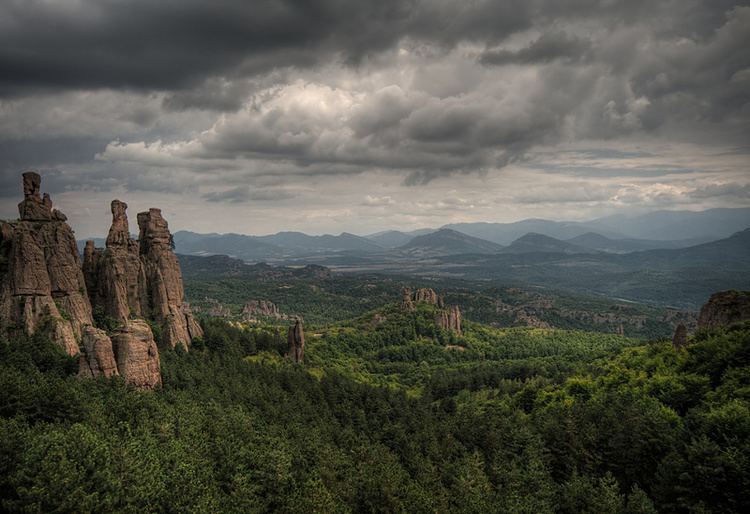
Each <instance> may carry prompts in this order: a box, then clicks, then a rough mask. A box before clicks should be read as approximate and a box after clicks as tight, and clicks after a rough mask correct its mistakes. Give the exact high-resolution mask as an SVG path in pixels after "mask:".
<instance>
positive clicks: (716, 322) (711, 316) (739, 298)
mask: <svg viewBox="0 0 750 514" xmlns="http://www.w3.org/2000/svg"><path fill="white" fill-rule="evenodd" d="M745 320H750V291H722V292H720V293H714V294H712V295H711V298H709V300H708V303H706V304H705V305H704V306H703V307H701V312H700V314H699V315H698V328H699V329H701V328H715V327H722V326H727V325H731V324H733V323H738V322H740V321H745Z"/></svg>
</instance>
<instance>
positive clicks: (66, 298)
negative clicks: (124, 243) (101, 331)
mask: <svg viewBox="0 0 750 514" xmlns="http://www.w3.org/2000/svg"><path fill="white" fill-rule="evenodd" d="M40 186H41V177H40V176H39V175H38V174H37V173H34V172H26V173H24V174H23V190H24V199H23V201H22V202H21V203H20V204H19V205H18V211H19V214H20V220H18V221H12V222H2V223H0V225H2V228H0V236H1V237H2V240H1V241H0V251H1V252H2V255H1V256H0V262H3V265H2V267H1V268H0V271H1V272H2V274H3V276H2V280H0V325H1V327H0V328H2V329H3V330H4V331H6V332H13V331H15V330H22V331H24V332H25V333H26V334H29V335H30V334H32V333H34V332H35V331H36V330H37V329H38V328H40V327H41V326H42V325H44V326H49V328H50V337H51V338H52V339H53V340H54V341H55V342H56V343H57V344H59V345H60V346H61V347H62V348H64V349H65V351H66V352H67V353H68V354H70V355H76V354H78V353H79V341H80V340H81V336H82V330H83V327H85V326H87V325H91V324H92V322H93V320H92V316H91V305H90V303H89V299H88V296H87V295H86V283H85V280H84V277H83V272H82V270H81V262H80V258H79V256H78V249H77V248H76V242H75V237H74V235H73V230H72V229H71V228H70V226H69V225H68V224H67V223H66V222H65V220H66V217H65V215H63V214H62V213H60V212H59V211H57V210H54V209H53V208H52V201H51V200H50V197H49V195H47V194H45V195H44V196H43V197H42V196H41V195H40Z"/></svg>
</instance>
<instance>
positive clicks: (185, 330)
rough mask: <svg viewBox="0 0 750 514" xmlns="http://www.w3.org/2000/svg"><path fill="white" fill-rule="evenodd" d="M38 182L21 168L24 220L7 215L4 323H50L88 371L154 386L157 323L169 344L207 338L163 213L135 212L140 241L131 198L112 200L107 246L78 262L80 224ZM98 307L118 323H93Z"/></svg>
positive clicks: (4, 326) (11, 326) (36, 326)
mask: <svg viewBox="0 0 750 514" xmlns="http://www.w3.org/2000/svg"><path fill="white" fill-rule="evenodd" d="M40 185H41V177H40V176H39V175H38V174H37V173H34V172H26V173H24V174H23V192H24V199H23V201H22V202H21V203H20V204H19V206H18V210H19V214H20V219H19V220H18V221H11V222H0V278H1V279H2V280H1V281H0V330H2V331H3V332H5V333H10V334H13V333H14V332H17V331H23V332H25V333H26V334H28V335H31V334H33V333H34V332H36V331H37V330H41V329H45V330H48V331H49V334H50V336H51V338H52V339H53V340H54V341H55V342H56V343H58V344H59V345H60V346H61V347H62V348H63V349H64V350H65V351H66V352H67V353H68V354H69V355H73V356H74V355H79V362H80V372H79V373H80V375H81V376H89V377H96V376H113V375H121V376H122V377H123V378H124V380H125V381H126V382H127V383H129V384H132V385H134V386H137V387H141V388H153V387H155V386H156V385H158V384H160V383H161V371H160V364H159V352H158V349H157V345H156V342H155V340H154V334H153V330H152V327H155V328H156V330H157V331H158V332H159V333H160V334H161V339H162V342H163V344H165V345H167V346H169V347H172V348H174V347H175V346H178V345H179V346H182V347H183V348H184V349H186V350H187V349H188V348H189V347H190V344H191V342H192V340H193V339H194V338H195V337H199V336H202V330H201V328H200V326H199V325H198V323H196V321H195V320H194V319H193V316H192V314H191V312H190V309H189V306H188V305H187V304H186V303H185V302H184V290H183V284H182V274H181V272H180V266H179V263H178V261H177V256H176V255H175V254H174V251H173V250H172V244H171V243H172V236H171V234H170V232H169V228H168V225H167V222H166V220H164V218H163V217H162V215H161V211H160V210H159V209H149V210H148V211H146V212H141V213H139V214H138V227H139V236H138V239H137V240H134V239H132V238H131V237H130V231H129V225H128V218H127V215H126V209H127V205H126V204H125V203H123V202H121V201H119V200H114V201H113V202H112V227H111V228H110V230H109V235H108V237H107V241H106V247H105V248H95V247H94V243H93V241H88V242H87V243H86V247H85V251H84V259H83V263H81V259H80V257H79V254H78V249H77V246H76V241H75V237H74V235H73V230H72V229H71V228H70V226H69V225H68V224H67V223H66V217H65V215H64V214H62V213H61V212H60V211H58V210H56V209H53V207H52V201H51V200H50V197H49V195H48V194H46V193H45V194H44V195H43V196H42V195H41V194H40ZM95 313H96V315H97V316H96V317H97V318H99V317H101V318H105V319H106V318H108V319H109V320H110V321H112V323H111V324H112V325H114V326H115V327H116V328H114V329H113V330H111V331H110V332H109V333H107V332H105V331H104V330H101V329H100V328H96V327H95V326H94V325H95V324H94V318H95Z"/></svg>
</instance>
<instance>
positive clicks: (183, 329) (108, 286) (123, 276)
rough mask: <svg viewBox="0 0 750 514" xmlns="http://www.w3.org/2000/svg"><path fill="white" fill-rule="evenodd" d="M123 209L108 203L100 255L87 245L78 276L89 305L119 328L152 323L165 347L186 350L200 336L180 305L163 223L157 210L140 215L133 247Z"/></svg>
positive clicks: (123, 205)
mask: <svg viewBox="0 0 750 514" xmlns="http://www.w3.org/2000/svg"><path fill="white" fill-rule="evenodd" d="M127 207H128V206H127V204H126V203H124V202H121V201H119V200H114V201H112V205H111V208H112V226H111V228H110V230H109V234H108V236H107V242H106V248H105V249H103V250H102V249H98V248H94V245H93V242H91V241H89V242H87V243H86V247H85V249H84V262H83V270H84V275H85V277H86V284H87V286H88V291H89V296H90V299H91V303H92V304H93V305H94V306H95V308H100V309H102V310H103V313H104V314H105V315H106V316H109V317H111V318H113V319H115V320H117V321H119V322H121V323H125V322H127V321H128V320H130V319H133V318H146V319H151V320H153V321H155V322H156V323H157V324H158V325H159V326H160V327H161V330H162V336H163V340H164V342H165V343H166V344H167V345H169V346H170V347H172V348H174V347H175V346H177V345H180V346H182V347H183V348H185V349H187V348H188V347H189V346H190V343H191V341H192V340H193V339H194V338H195V337H199V336H202V335H203V331H202V330H201V328H200V326H199V325H198V323H197V322H196V321H195V319H194V318H193V315H192V312H191V311H190V307H189V305H187V304H186V303H185V301H184V290H183V284H182V274H181V272H180V266H179V263H178V261H177V256H176V255H175V254H174V251H173V250H172V244H171V243H172V235H171V234H170V233H169V228H168V225H167V222H166V220H164V218H163V217H162V215H161V211H160V210H159V209H150V210H149V211H147V212H142V213H139V214H138V225H139V228H140V235H139V238H138V240H137V241H136V240H134V239H133V238H131V237H130V227H129V223H128V217H127V213H126V210H127Z"/></svg>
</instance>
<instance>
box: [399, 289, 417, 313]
mask: <svg viewBox="0 0 750 514" xmlns="http://www.w3.org/2000/svg"><path fill="white" fill-rule="evenodd" d="M401 294H402V298H401V309H402V310H405V311H407V312H408V311H413V310H414V300H413V296H412V295H413V293H412V290H411V289H409V288H408V287H405V288H403V289H402V290H401Z"/></svg>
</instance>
